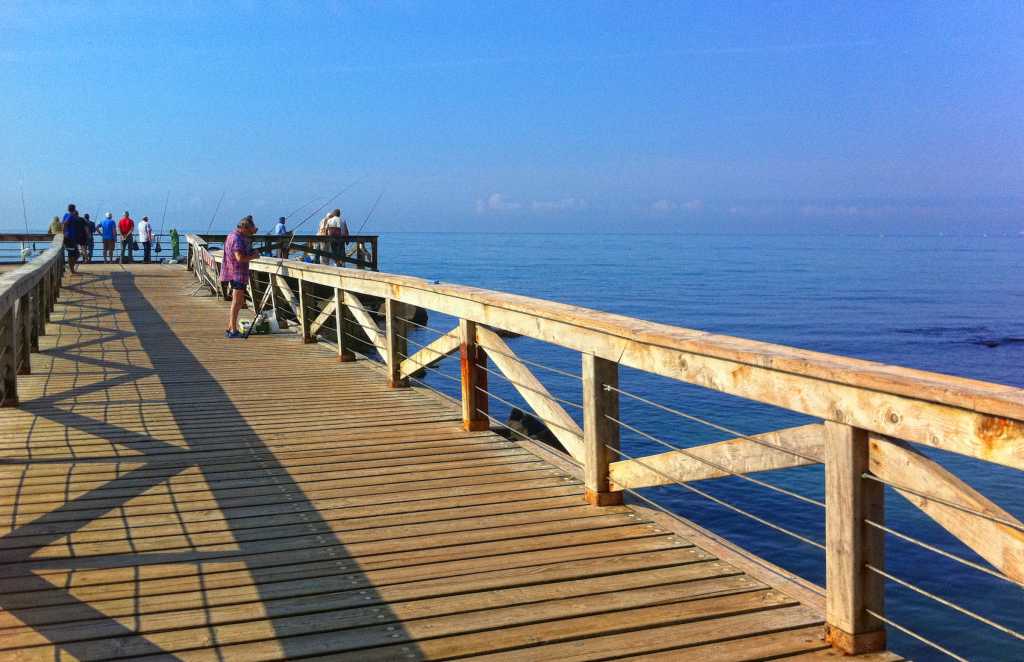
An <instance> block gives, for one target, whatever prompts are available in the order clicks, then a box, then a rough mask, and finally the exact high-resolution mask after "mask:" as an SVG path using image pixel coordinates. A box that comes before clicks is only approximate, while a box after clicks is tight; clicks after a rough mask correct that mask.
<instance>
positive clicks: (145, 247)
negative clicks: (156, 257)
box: [138, 216, 153, 264]
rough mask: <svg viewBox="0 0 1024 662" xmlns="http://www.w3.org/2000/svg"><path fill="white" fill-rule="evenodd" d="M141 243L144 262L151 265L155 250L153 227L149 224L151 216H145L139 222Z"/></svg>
mask: <svg viewBox="0 0 1024 662" xmlns="http://www.w3.org/2000/svg"><path fill="white" fill-rule="evenodd" d="M138 232H139V243H140V244H142V262H143V263H144V264H149V263H150V261H151V260H150V258H151V257H152V250H153V225H152V224H151V223H150V222H149V216H143V217H142V220H141V221H139V228H138Z"/></svg>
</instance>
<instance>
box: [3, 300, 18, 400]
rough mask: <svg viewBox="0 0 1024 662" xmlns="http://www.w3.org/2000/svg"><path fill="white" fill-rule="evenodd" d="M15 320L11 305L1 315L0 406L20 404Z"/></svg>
mask: <svg viewBox="0 0 1024 662" xmlns="http://www.w3.org/2000/svg"><path fill="white" fill-rule="evenodd" d="M15 321H16V320H15V315H14V306H13V305H11V306H9V307H8V308H7V312H5V313H4V314H3V316H2V317H0V330H2V336H0V381H2V382H3V399H2V400H0V407H17V406H18V327H17V325H16V324H15Z"/></svg>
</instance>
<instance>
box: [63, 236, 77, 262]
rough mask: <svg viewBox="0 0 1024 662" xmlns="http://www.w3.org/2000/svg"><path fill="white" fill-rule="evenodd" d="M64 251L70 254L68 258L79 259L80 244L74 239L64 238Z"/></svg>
mask: <svg viewBox="0 0 1024 662" xmlns="http://www.w3.org/2000/svg"><path fill="white" fill-rule="evenodd" d="M64 250H66V251H67V252H68V257H69V258H71V257H78V244H76V243H75V242H74V240H73V239H68V238H67V237H65V238H64Z"/></svg>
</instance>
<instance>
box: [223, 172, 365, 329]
mask: <svg viewBox="0 0 1024 662" xmlns="http://www.w3.org/2000/svg"><path fill="white" fill-rule="evenodd" d="M364 179H366V175H362V176H361V177H356V178H355V179H354V180H352V182H351V183H350V184H349V185H348V186H346V187H345V188H343V189H341V190H340V191H339V192H337V193H335V194H334V195H332V196H331V197H330V198H328V199H327V202H325V203H323V204H322V205H320V206H319V207H317V208H316V209H314V210H313V211H311V212H310V213H309V215H308V216H306V218H304V219H302V220H301V221H299V224H298V225H296V226H295V229H293V230H292V231H291V234H290V236H289V237H288V243H287V244H285V245H284V248H283V249H282V250H281V255H288V251H289V250H290V249H291V247H292V241H294V240H295V233H296V232H297V231H298V229H299V228H301V227H302V226H303V224H304V223H305V222H306V221H308V220H309V219H311V218H313V217H314V216H316V215H317V214H318V213H320V211H321V210H322V209H323V208H324V207H326V206H327V205H329V204H331V203H332V202H334V201H335V200H337V199H338V198H340V197H341V196H342V195H344V194H345V192H346V191H348V190H349V189H350V188H352V187H353V186H355V185H356V184H358V183H359V182H361V181H363V180H364ZM284 261H285V258H283V257H282V258H278V262H277V263H278V264H279V265H280V264H283V263H284ZM271 288H273V283H271V284H270V286H269V287H268V288H267V292H268V294H264V296H263V300H262V301H260V306H259V309H258V310H256V311H255V312H254V313H253V317H252V322H250V323H249V328H247V329H246V330H245V333H243V334H242V339H243V340H248V339H249V336H250V335H252V330H253V328H255V326H256V322H257V321H258V320H259V319H260V316H261V315H262V314H263V309H264V308H266V307H267V302H268V301H269V300H270V296H269V292H270V290H271ZM255 302H256V297H255V296H253V303H255Z"/></svg>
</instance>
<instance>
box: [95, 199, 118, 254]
mask: <svg viewBox="0 0 1024 662" xmlns="http://www.w3.org/2000/svg"><path fill="white" fill-rule="evenodd" d="M99 233H100V236H102V237H103V263H104V264H113V263H114V246H115V245H116V244H117V221H115V220H114V215H113V214H112V213H110V212H109V211H108V212H107V215H106V217H104V219H103V220H102V221H100V225H99Z"/></svg>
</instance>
